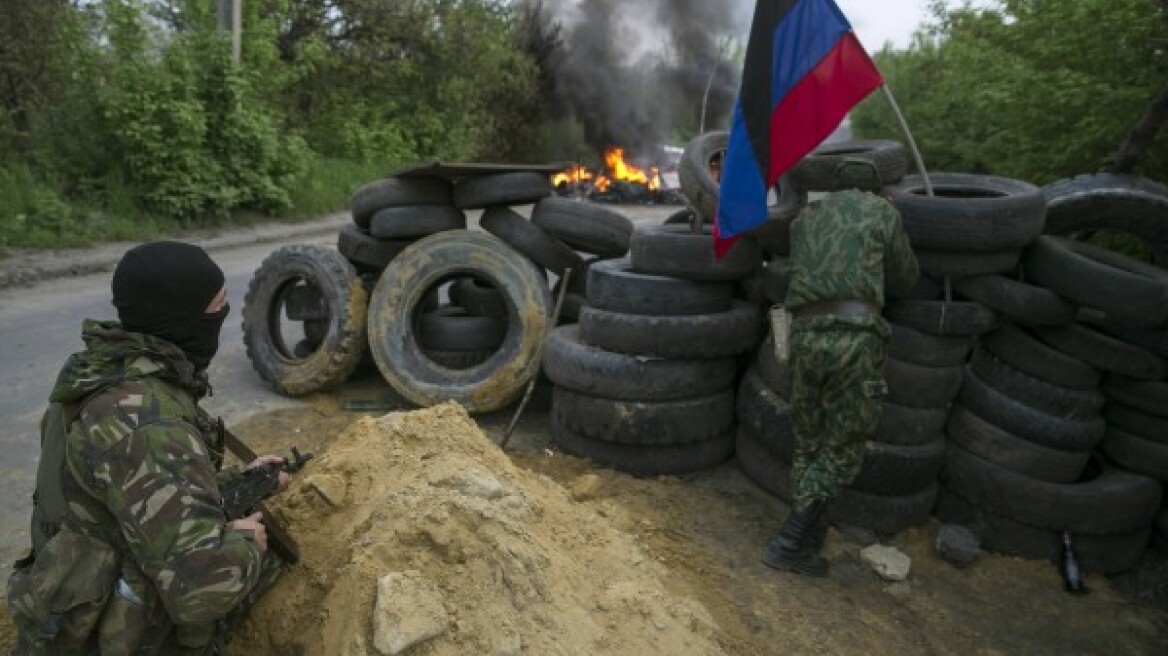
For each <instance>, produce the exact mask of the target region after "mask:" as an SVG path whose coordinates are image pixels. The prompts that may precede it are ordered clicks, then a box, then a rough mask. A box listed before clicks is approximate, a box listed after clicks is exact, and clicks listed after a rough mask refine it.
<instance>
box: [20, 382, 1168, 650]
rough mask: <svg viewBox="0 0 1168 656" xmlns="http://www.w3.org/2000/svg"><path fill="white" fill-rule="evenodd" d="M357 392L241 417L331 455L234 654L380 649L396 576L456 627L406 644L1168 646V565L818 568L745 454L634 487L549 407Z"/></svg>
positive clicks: (309, 479) (855, 558)
mask: <svg viewBox="0 0 1168 656" xmlns="http://www.w3.org/2000/svg"><path fill="white" fill-rule="evenodd" d="M342 399H343V396H342V395H323V394H322V395H315V396H313V397H310V404H309V405H306V406H304V407H299V408H290V409H281V410H277V411H273V412H266V413H261V414H259V415H256V416H253V417H251V418H250V419H248V420H246V421H244V422H242V423H241V424H239V425H237V426H235V427H234V428H235V430H236V432H237V433H240V434H243V435H247V436H248V441H249V442H250V443H252V446H253V447H254V448H256V450H258V451H260V452H275V453H278V452H283V451H285V450H286V449H287V448H288V447H289V446H291V445H296V446H297V447H298V448H300V449H301V450H302V451H312V452H315V453H316V458H315V459H314V460H312V461H311V462H310V463H309V464H308V465H307V467H306V468H305V469H304V470H303V471H302V472H301V473H300V474H298V475H297V476H296V477H295V480H294V482H293V485H292V486H291V487H290V488H289V490H288V491H286V492H285V493H284V494H282V495H280V497H278V498H277V499H276V500H275V503H274V504H273V505H274V508H275V510H276V512H277V514H279V515H280V516H281V517H282V518H283V519H284V520H285V522H286V524H287V526H288V528H289V530H290V532H291V533H292V534H293V535H294V536H296V538H297V540H298V541H299V543H300V548H301V554H302V561H301V563H300V564H299V565H297V566H295V567H293V568H291V569H290V570H289V571H288V572H286V573H285V575H284V576H283V577H281V579H280V581H279V582H277V584H276V585H275V586H274V587H273V588H272V589H271V590H270V591H269V592H268V593H267V594H266V595H265V596H264V597H263V599H261V600H260V602H259V604H257V606H256V607H255V608H254V609H253V610H252V612H251V614H250V615H249V617H248V619H247V620H246V621H245V622H243V623H242V624H241V625H240V626H239V627H238V628H237V630H236V631H235V632H234V634H233V635H232V637H231V642H230V651H231V652H232V653H240V654H314V655H316V654H321V655H325V656H327V655H330V654H338V655H340V654H344V655H346V656H348V655H359V654H377V653H379V652H378V651H377V650H376V649H375V648H374V646H373V641H374V638H373V620H372V615H373V613H374V604H375V597H376V593H375V590H376V588H377V582H378V579H379V578H381V577H382V576H384V575H386V574H389V573H392V572H414V573H416V574H415V576H418V577H420V578H421V579H423V580H425V581H427V582H428V583H429V584H430V585H431V587H432V588H433V589H434V590H436V594H437V595H438V599H439V606H438V607H437V609H431V610H424V609H425V608H426V605H425V604H422V603H419V604H417V605H416V608H417V609H418V610H417V613H420V614H421V616H420V617H415V618H412V619H414V620H416V621H421V620H429V621H431V623H435V622H436V623H437V625H438V626H440V627H441V632H440V633H439V634H438V635H437V636H435V637H432V638H430V639H428V640H426V641H424V642H422V643H420V644H418V645H415V646H414V647H412V648H410V649H407V650H406V651H405V652H403V653H408V654H419V655H446V654H451V655H453V654H468V653H484V654H595V653H603V654H630V655H632V654H637V655H640V654H655V653H672V654H682V655H684V654H694V655H697V654H702V655H705V654H735V655H739V654H742V655H752V654H758V655H763V654H779V653H816V654H854V653H868V654H1013V653H1027V654H1060V655H1061V654H1163V653H1165V648H1166V646H1168V603H1165V599H1164V596H1163V590H1162V589H1159V590H1158V591H1157V590H1156V589H1155V588H1154V586H1152V585H1150V584H1149V583H1148V581H1142V582H1141V578H1140V577H1141V576H1150V577H1151V579H1152V580H1159V581H1163V580H1164V577H1163V573H1164V572H1163V568H1164V561H1163V560H1158V559H1155V558H1153V559H1151V560H1150V564H1149V566H1148V568H1145V569H1146V571H1145V572H1144V573H1143V574H1141V573H1137V574H1133V575H1131V576H1129V577H1125V578H1122V579H1115V580H1113V579H1108V578H1106V577H1102V576H1099V575H1092V574H1088V576H1087V583H1088V585H1089V586H1090V588H1091V593H1090V594H1088V595H1085V596H1072V595H1069V594H1067V593H1065V592H1063V590H1062V585H1061V581H1060V579H1059V577H1058V573H1057V572H1056V571H1055V569H1054V567H1053V566H1052V565H1051V564H1050V563H1046V562H1037V561H1027V560H1021V559H1017V558H1009V557H1003V556H998V555H993V554H987V553H982V554H981V555H980V557H979V558H978V560H977V561H976V562H975V563H974V564H973V565H971V566H969V567H968V568H966V569H956V568H954V567H952V566H951V565H948V564H946V563H945V562H943V561H942V560H941V559H940V558H938V557H937V556H936V555H935V553H934V549H933V543H934V540H935V536H936V531H937V525H936V524H935V523H932V524H929V525H925V526H922V527H920V528H917V529H913V530H910V531H906V532H904V533H901V534H900V535H898V536H896V537H895V538H894V539H892V540H890V541H889V542H888V544H891V545H892V546H895V547H897V548H898V549H900V550H901V551H903V552H904V553H905V554H907V555H908V556H909V557H911V559H912V571H911V573H910V576H909V578H908V580H907V581H903V582H897V583H888V582H885V581H883V580H881V579H880V578H879V577H878V576H877V575H876V574H874V573H873V572H872V571H871V570H870V569H869V568H868V567H867V566H866V565H864V564H862V563H861V561H860V558H859V551H860V548H861V545H860V544H858V543H857V542H855V541H853V540H852V539H851V538H850V537H848V535H850V533H849V534H848V535H845V534H843V533H840V532H837V531H836V530H835V529H833V530H832V531H831V532H830V533H829V535H828V542H827V546H826V551H827V555H828V556H829V560H830V562H831V567H832V571H831V575H830V577H829V578H827V579H807V578H803V577H800V576H797V575H793V574H787V573H779V572H775V571H772V570H770V569H768V568H766V567H765V566H763V565H761V564H760V563H759V555H760V553H761V550H762V547H763V545H765V544H766V541H767V540H768V539H769V537H770V536H771V534H772V533H773V532H774V531H775V529H776V528H777V526H778V524H779V522H780V521H781V519H782V517H783V516H784V515H785V514H786V512H787V508H786V506H785V505H784V504H783V503H782V502H780V501H779V500H777V499H775V498H773V497H772V496H770V495H769V494H768V493H766V492H765V491H763V490H762V489H761V488H759V487H758V486H757V485H755V484H754V483H753V482H751V481H750V480H749V479H747V478H746V477H745V476H744V475H743V474H742V472H741V471H740V470H739V468H738V467H737V465H736V463H735V462H734V461H730V462H727V463H725V464H723V465H721V466H719V467H716V468H714V469H711V470H708V471H704V472H698V473H695V474H691V475H687V476H681V477H675V476H668V477H657V478H635V477H632V476H628V475H625V474H622V473H619V472H615V471H612V470H607V469H600V468H596V467H594V466H593V465H592V464H591V463H590V462H589V461H587V460H584V459H580V458H575V457H571V456H566V455H563V454H562V453H560V452H558V451H556V450H555V448H554V447H552V446H550V445H548V444H547V441H546V435H545V434H544V431H543V429H542V425H541V420H542V419H543V418H544V417H545V415H542V414H541V413H540V412H539V411H538V410H535V411H529V413H528V416H527V417H525V419H524V421H523V422H521V424H520V426H521V428H520V431H521V432H522V433H524V434H522V435H517V440H514V441H513V444H514V443H517V444H522V445H523V446H522V447H521V448H519V449H516V450H510V451H506V452H505V451H503V450H500V449H499V448H498V447H497V446H496V445H495V444H496V443H497V442H498V441H499V438H500V436H501V433H502V429H503V426H504V425H505V423H506V421H505V420H504V421H501V419H503V418H502V417H501V416H500V415H492V416H487V417H482V418H479V419H478V421H477V422H476V421H475V420H472V419H470V418H468V417H467V416H466V414H465V412H464V411H462V409H461V408H460V407H458V406H456V405H453V404H444V405H441V406H436V407H434V408H430V409H427V410H421V411H412V412H393V413H390V414H388V415H384V416H377V415H376V414H375V413H368V412H366V413H355V412H348V411H345V410H344V409H343V407H342V406H343V404H344V402H343V400H342ZM510 410H511V409H509V411H510ZM509 411H508V413H507V415H508V416H509ZM480 426H481V427H482V428H480ZM540 440H542V442H541V441H540ZM1157 567H1158V568H1160V569H1159V570H1158V571H1157V570H1156V568H1157ZM1149 590H1151V591H1152V592H1158V593H1159V594H1158V595H1157V594H1152V595H1148V594H1147V593H1148V592H1149ZM1137 594H1145V596H1144V598H1139V597H1138V596H1137ZM0 617H2V618H0V648H3V649H4V650H5V653H10V652H11V643H12V634H11V625H10V623H9V619H8V617H7V616H6V614H4V613H0ZM407 619H410V618H407ZM415 623H416V622H415Z"/></svg>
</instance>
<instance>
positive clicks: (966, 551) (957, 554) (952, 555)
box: [936, 524, 981, 567]
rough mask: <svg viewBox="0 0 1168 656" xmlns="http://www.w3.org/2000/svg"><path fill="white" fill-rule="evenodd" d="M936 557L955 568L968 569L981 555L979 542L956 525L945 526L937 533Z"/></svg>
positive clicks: (962, 527)
mask: <svg viewBox="0 0 1168 656" xmlns="http://www.w3.org/2000/svg"><path fill="white" fill-rule="evenodd" d="M936 546H937V555H938V556H940V557H941V560H944V561H945V562H947V563H949V564H950V565H953V566H955V567H968V566H970V565H971V564H973V561H975V560H977V556H978V554H980V553H981V540H979V539H978V537H977V535H975V534H974V533H973V531H971V530H969V529H968V528H966V527H964V526H960V525H958V524H945V525H944V526H942V527H941V528H940V529H939V530H938V531H937V545H936Z"/></svg>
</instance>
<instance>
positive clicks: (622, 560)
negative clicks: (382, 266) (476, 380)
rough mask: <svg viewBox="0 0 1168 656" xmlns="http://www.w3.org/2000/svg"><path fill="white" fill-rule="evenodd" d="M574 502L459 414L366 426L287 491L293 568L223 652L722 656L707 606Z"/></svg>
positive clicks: (398, 416)
mask: <svg viewBox="0 0 1168 656" xmlns="http://www.w3.org/2000/svg"><path fill="white" fill-rule="evenodd" d="M589 483H591V484H593V485H595V484H600V479H596V478H595V477H593V478H592V479H590V480H587V481H582V482H580V484H579V485H576V486H575V492H574V493H575V494H576V496H577V497H580V496H581V495H583V496H587V495H588V490H587V488H588V485H589ZM572 495H573V493H570V492H569V491H568V490H566V489H565V488H564V487H562V486H561V485H559V484H557V483H555V482H554V481H552V480H551V479H549V478H547V477H545V476H542V475H539V474H535V473H532V472H530V471H527V470H523V469H519V468H517V467H515V466H514V465H513V464H512V463H511V461H510V459H509V458H508V457H507V456H506V455H504V454H503V453H502V451H500V450H499V449H498V447H496V446H495V445H494V444H493V443H491V442H490V441H489V440H488V439H487V438H486V436H484V435H483V433H482V432H481V431H480V430H479V429H478V427H477V426H476V425H475V423H474V422H473V421H472V420H471V419H470V418H469V417H468V416H467V414H466V412H465V411H464V410H463V409H462V408H461V407H460V406H458V405H457V404H454V403H449V404H444V405H440V406H436V407H433V408H429V409H426V410H419V411H415V412H403V413H392V414H389V415H386V416H385V417H382V418H380V419H372V418H368V419H362V420H360V421H358V422H356V423H355V424H353V425H352V426H351V427H350V428H349V429H348V430H347V431H346V432H345V433H344V434H342V435H341V436H339V437H338V438H337V439H336V440H335V441H333V442H332V444H330V445H329V447H328V449H327V450H326V451H325V452H324V453H321V454H318V455H317V458H316V459H315V460H313V461H312V462H311V463H310V464H309V465H308V467H307V468H306V469H305V470H304V471H303V472H301V474H300V475H299V476H297V477H296V481H295V482H294V483H293V485H292V487H291V488H290V489H289V490H287V491H286V492H285V493H284V494H282V495H281V497H282V499H281V501H280V502H279V503H278V504H276V510H277V512H278V513H279V514H280V515H281V516H282V517H283V518H284V519H285V520H286V522H287V525H288V527H289V530H290V531H291V533H292V534H293V535H294V536H296V538H297V540H298V541H299V543H300V549H301V556H302V561H301V563H300V565H298V566H296V567H294V568H292V569H291V570H289V571H288V572H287V573H286V574H285V575H284V576H283V577H282V578H281V579H280V581H279V582H278V583H277V584H276V586H275V587H273V588H272V589H271V590H270V591H269V592H268V593H267V594H266V595H265V596H264V598H263V599H262V600H261V601H260V603H259V604H258V605H257V606H256V607H255V608H254V609H253V610H252V613H251V614H250V616H249V618H248V620H247V621H246V622H244V623H243V624H242V625H241V626H240V627H239V629H238V630H237V631H236V632H235V634H234V636H233V637H232V641H231V644H230V646H231V650H232V652H234V653H255V654H288V653H304V654H314V655H321V656H324V655H329V654H338V655H340V654H344V655H357V654H379V653H410V654H428V655H429V654H433V655H439V654H460V655H461V654H500V655H502V654H540V655H544V654H597V653H601V654H649V653H667V654H702V655H707V654H720V653H724V652H723V651H722V649H720V648H719V646H718V645H717V641H716V639H715V635H716V633H717V632H718V629H717V627H716V626H715V624H714V621H713V619H712V618H711V617H710V615H709V613H708V612H707V611H706V609H705V608H704V607H703V606H702V605H701V604H699V603H698V602H696V601H694V600H693V599H690V598H686V597H684V596H681V595H679V594H677V593H675V592H672V591H670V590H669V589H668V586H667V582H668V580H669V578H668V577H669V574H668V571H667V570H666V569H665V567H663V566H662V565H661V564H660V563H658V562H657V561H655V560H652V559H651V558H649V557H647V556H646V555H645V554H644V553H643V552H642V551H641V549H640V548H639V547H638V545H637V544H636V540H635V538H634V537H633V536H631V535H630V534H628V533H625V532H622V531H620V530H618V529H617V528H615V527H614V526H613V525H612V523H611V522H610V521H609V520H608V519H607V518H605V517H604V516H602V515H600V514H598V513H597V511H596V509H594V508H591V507H588V506H585V505H581V504H579V503H576V502H575V501H573V496H572Z"/></svg>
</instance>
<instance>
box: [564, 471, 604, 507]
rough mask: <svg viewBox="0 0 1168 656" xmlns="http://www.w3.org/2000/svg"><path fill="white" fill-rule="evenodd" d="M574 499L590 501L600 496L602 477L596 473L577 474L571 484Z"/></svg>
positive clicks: (569, 488)
mask: <svg viewBox="0 0 1168 656" xmlns="http://www.w3.org/2000/svg"><path fill="white" fill-rule="evenodd" d="M568 493H569V494H571V495H572V500H573V501H577V502H580V501H589V500H591V499H595V498H597V497H598V496H600V477H599V476H597V475H596V474H584V475H583V476H577V477H576V478H575V479H574V480H573V481H572V482H571V483H570V484H569V485H568Z"/></svg>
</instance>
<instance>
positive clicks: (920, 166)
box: [880, 84, 935, 196]
mask: <svg viewBox="0 0 1168 656" xmlns="http://www.w3.org/2000/svg"><path fill="white" fill-rule="evenodd" d="M880 89H881V90H882V91H884V97H885V98H887V99H888V104H889V105H891V106H892V113H893V115H895V116H896V120H897V121H898V122H899V123H900V129H901V130H904V136H905V138H906V139H907V140H908V147H909V148H910V149H911V150H912V154H913V160H914V161H916V164H917V170H918V171H920V172H921V178H923V179H924V181H925V193H927V194H928V195H930V196H933V195H935V194H934V193H933V183H932V182H931V181H930V180H929V172H928V171H926V170H925V160H923V159H921V151H920V150H919V149H918V148H917V142H916V139H913V136H912V132H910V131H909V129H908V122H907V121H905V120H904V114H902V113H901V112H900V105H897V104H896V98H893V97H892V90H891V89H889V88H888V85H887V84H882V85H880Z"/></svg>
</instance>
